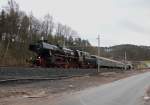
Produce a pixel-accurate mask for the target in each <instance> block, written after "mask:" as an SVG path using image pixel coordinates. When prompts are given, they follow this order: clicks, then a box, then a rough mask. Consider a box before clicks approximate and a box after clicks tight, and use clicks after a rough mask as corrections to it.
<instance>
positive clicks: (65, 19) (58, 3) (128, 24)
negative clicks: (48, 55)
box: [0, 0, 150, 46]
mask: <svg viewBox="0 0 150 105" xmlns="http://www.w3.org/2000/svg"><path fill="white" fill-rule="evenodd" d="M16 1H17V3H19V5H20V8H21V9H22V10H24V11H26V12H27V13H30V12H31V11H32V12H33V14H34V15H35V16H36V17H38V18H42V17H43V16H44V15H45V14H47V13H49V14H51V15H52V16H54V19H55V21H56V22H61V23H63V24H67V25H68V26H70V27H72V28H73V29H74V30H76V31H78V32H79V33H80V37H81V38H83V39H88V40H89V41H90V42H91V44H92V45H97V40H96V38H97V35H98V33H100V34H101V45H102V46H112V45H116V44H127V43H128V44H136V45H148V46H149V45H150V40H149V39H150V6H149V5H150V0H16ZM6 3H7V0H0V4H1V5H0V6H2V5H4V4H6Z"/></svg>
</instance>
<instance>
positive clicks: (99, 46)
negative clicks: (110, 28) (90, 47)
mask: <svg viewBox="0 0 150 105" xmlns="http://www.w3.org/2000/svg"><path fill="white" fill-rule="evenodd" d="M97 39H98V48H97V49H98V56H99V57H100V35H98V38H97ZM97 63H98V72H100V62H99V61H97Z"/></svg>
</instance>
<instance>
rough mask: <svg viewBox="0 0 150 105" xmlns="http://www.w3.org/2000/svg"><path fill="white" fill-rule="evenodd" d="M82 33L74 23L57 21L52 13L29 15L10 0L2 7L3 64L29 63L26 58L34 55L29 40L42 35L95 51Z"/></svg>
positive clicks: (0, 59) (0, 56)
mask: <svg viewBox="0 0 150 105" xmlns="http://www.w3.org/2000/svg"><path fill="white" fill-rule="evenodd" d="M79 36H80V35H79V34H78V32H76V31H75V30H73V29H72V28H71V27H69V26H67V25H64V24H61V23H60V22H54V18H53V16H51V15H50V14H46V15H45V16H44V18H43V19H38V18H36V17H35V16H34V15H33V14H32V13H31V14H30V15H27V14H26V13H25V12H24V11H22V10H20V8H19V5H18V4H17V3H16V2H15V1H14V0H9V1H8V4H7V5H6V6H5V7H3V8H2V7H1V11H0V52H1V53H0V64H1V65H26V59H28V58H29V57H30V56H32V55H33V53H31V52H30V51H29V50H28V46H29V44H31V43H34V42H37V41H39V40H40V39H41V37H44V39H45V40H47V41H48V42H49V43H50V44H54V45H56V44H59V45H65V46H66V47H68V48H74V47H76V48H78V49H79V50H84V51H88V52H90V53H92V52H93V53H94V52H95V50H94V48H93V47H92V46H91V44H90V43H89V41H88V40H83V39H81V38H80V37H79Z"/></svg>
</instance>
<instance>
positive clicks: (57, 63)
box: [29, 41, 97, 68]
mask: <svg viewBox="0 0 150 105" xmlns="http://www.w3.org/2000/svg"><path fill="white" fill-rule="evenodd" d="M29 50H31V51H33V52H35V53H36V54H37V57H36V58H35V59H34V60H32V63H33V65H35V66H41V67H57V68H96V66H97V65H96V60H95V59H94V58H91V57H90V54H89V53H88V52H83V51H79V50H72V49H68V48H65V47H61V46H59V45H57V46H55V45H51V44H48V43H46V42H44V41H39V42H37V43H34V44H31V45H30V46H29Z"/></svg>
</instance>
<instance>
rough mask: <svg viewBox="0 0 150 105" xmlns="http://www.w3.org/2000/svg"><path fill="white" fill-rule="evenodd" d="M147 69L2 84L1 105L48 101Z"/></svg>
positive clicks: (21, 104)
mask: <svg viewBox="0 0 150 105" xmlns="http://www.w3.org/2000/svg"><path fill="white" fill-rule="evenodd" d="M146 71H149V70H145V71H144V70H143V71H126V72H124V73H114V72H109V73H101V74H99V75H96V76H84V77H74V78H70V79H63V80H46V81H38V82H29V83H28V82H26V83H9V84H0V105H34V102H35V101H40V102H43V101H44V102H47V100H51V102H52V101H56V100H57V99H59V97H61V95H65V94H73V93H74V92H76V91H80V90H83V89H85V88H90V87H93V86H98V85H102V84H105V83H109V82H112V81H115V80H119V79H121V78H125V77H129V76H131V75H135V74H139V73H142V72H146ZM18 100H19V101H18ZM19 102H20V103H19ZM40 102H39V103H40ZM39 105H40V104H39ZM41 105H42V104H41ZM147 105H149V104H147Z"/></svg>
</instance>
